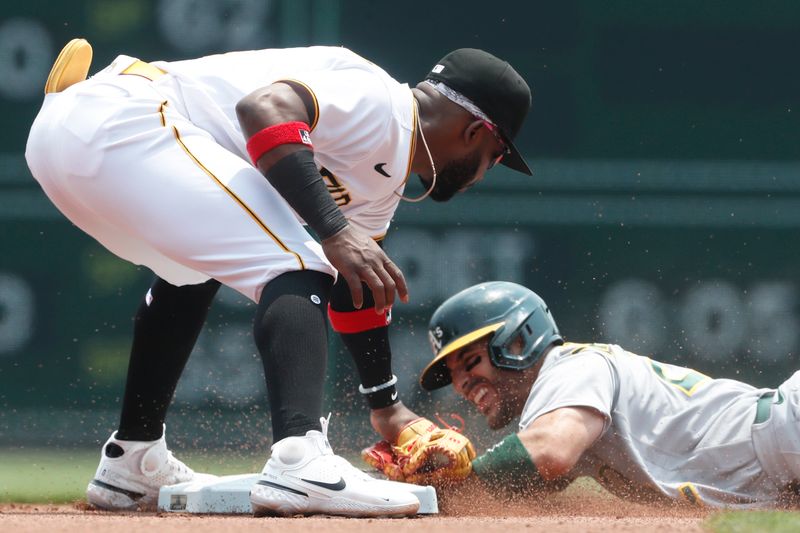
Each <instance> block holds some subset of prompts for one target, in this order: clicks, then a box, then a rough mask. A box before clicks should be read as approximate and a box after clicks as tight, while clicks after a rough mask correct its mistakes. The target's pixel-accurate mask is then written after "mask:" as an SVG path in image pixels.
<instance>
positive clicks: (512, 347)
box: [489, 297, 564, 370]
mask: <svg viewBox="0 0 800 533" xmlns="http://www.w3.org/2000/svg"><path fill="white" fill-rule="evenodd" d="M537 299H538V297H537ZM539 302H541V300H539ZM539 302H533V303H534V306H533V311H530V306H521V307H522V308H524V309H526V310H527V311H530V312H529V313H528V315H527V316H526V317H524V318H517V320H514V319H513V318H512V319H510V320H509V321H508V322H507V323H506V324H507V325H508V324H509V323H510V324H513V323H514V322H517V323H518V324H519V325H518V326H517V327H516V328H515V329H514V330H509V331H508V332H505V331H502V330H501V331H498V332H497V333H495V335H494V337H493V338H492V340H491V342H490V344H489V354H490V356H491V359H492V363H493V364H494V365H495V366H496V367H498V368H505V369H510V370H523V369H525V368H529V367H531V366H533V365H534V364H535V363H536V361H538V360H539V359H540V358H541V357H542V354H543V353H544V352H545V350H547V348H548V347H549V346H550V345H551V344H563V342H564V341H563V339H562V338H561V335H560V334H559V332H558V327H557V326H556V323H555V321H554V320H553V316H552V315H551V314H550V310H549V309H548V308H547V307H546V306H545V305H544V302H541V305H540V304H539Z"/></svg>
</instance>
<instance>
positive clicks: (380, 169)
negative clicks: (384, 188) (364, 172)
mask: <svg viewBox="0 0 800 533" xmlns="http://www.w3.org/2000/svg"><path fill="white" fill-rule="evenodd" d="M385 164H386V163H378V164H377V165H375V166H374V167H373V168H374V169H375V172H377V173H378V174H380V175H381V176H386V177H387V178H391V177H392V176H390V175H389V173H388V172H386V171H385V170H383V166H384V165H385Z"/></svg>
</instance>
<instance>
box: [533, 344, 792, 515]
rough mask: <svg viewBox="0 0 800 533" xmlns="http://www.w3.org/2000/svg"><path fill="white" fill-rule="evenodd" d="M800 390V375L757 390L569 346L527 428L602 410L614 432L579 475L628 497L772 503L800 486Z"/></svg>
mask: <svg viewBox="0 0 800 533" xmlns="http://www.w3.org/2000/svg"><path fill="white" fill-rule="evenodd" d="M798 384H800V373H798V374H795V375H794V376H793V377H792V378H790V380H788V381H787V382H785V383H784V384H783V385H781V387H779V389H778V390H777V391H775V390H770V389H756V388H755V387H752V386H750V385H747V384H745V383H742V382H739V381H734V380H729V379H712V378H710V377H708V376H705V375H703V374H701V373H699V372H696V371H694V370H691V369H687V368H682V367H678V366H674V365H668V364H664V363H660V362H658V361H654V360H652V359H649V358H647V357H643V356H639V355H635V354H633V353H630V352H627V351H625V350H623V349H622V348H620V347H619V346H616V345H606V344H574V343H567V344H565V345H563V346H557V347H555V348H554V349H553V350H551V351H550V353H549V354H548V355H547V357H546V359H545V361H544V363H543V364H542V368H541V371H540V373H539V376H538V377H537V379H536V382H535V383H534V385H533V387H532V389H531V393H530V395H529V397H528V400H527V403H526V405H525V407H524V409H523V413H522V417H521V419H520V430H524V429H525V428H526V427H528V426H529V425H530V424H531V423H532V422H533V421H534V420H536V418H538V417H539V416H541V415H543V414H545V413H548V412H550V411H553V410H555V409H558V408H561V407H577V406H580V407H588V408H592V409H594V410H596V411H597V412H599V413H601V414H602V415H603V416H604V417H605V427H604V429H603V433H602V435H601V436H600V437H599V438H598V440H597V441H596V442H595V443H594V444H593V445H592V446H591V447H590V448H589V449H588V450H587V451H586V452H585V453H584V455H583V456H582V457H581V459H580V460H579V462H578V464H577V465H576V467H575V468H574V470H573V472H572V473H571V476H574V477H578V476H584V475H585V476H591V477H593V478H594V479H596V480H597V481H598V482H599V483H600V484H601V485H603V486H604V487H606V488H607V489H608V490H609V491H611V492H612V493H615V494H617V495H619V496H621V497H623V498H625V499H638V500H645V501H652V500H653V499H659V498H673V499H684V500H687V501H689V502H691V503H695V504H698V505H704V504H707V505H712V506H726V507H761V506H769V505H772V504H775V503H776V502H777V501H778V498H780V496H781V491H782V490H783V489H785V487H786V484H787V483H788V482H790V481H792V480H793V479H800V429H798V428H797V426H799V425H800V424H798V418H797V415H796V413H797V412H798V410H797V406H798V405H800V394H799V393H798ZM785 400H788V401H785ZM792 421H793V422H794V423H793V424H792ZM759 432H760V433H759Z"/></svg>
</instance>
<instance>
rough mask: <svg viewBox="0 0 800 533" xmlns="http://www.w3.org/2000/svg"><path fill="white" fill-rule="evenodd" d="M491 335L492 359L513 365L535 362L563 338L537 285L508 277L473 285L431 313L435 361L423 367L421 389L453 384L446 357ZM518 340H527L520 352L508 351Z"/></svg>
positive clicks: (498, 363)
mask: <svg viewBox="0 0 800 533" xmlns="http://www.w3.org/2000/svg"><path fill="white" fill-rule="evenodd" d="M488 335H491V336H492V338H491V341H490V342H489V357H490V359H491V361H492V364H493V365H494V366H496V367H498V368H505V369H510V370H522V369H525V368H528V367H530V366H533V364H534V363H535V362H536V361H538V360H539V358H540V357H541V356H542V354H543V353H544V351H545V350H546V349H547V348H548V347H549V346H550V345H551V344H562V343H563V342H564V340H563V339H562V338H561V335H560V334H559V333H558V326H556V322H555V320H554V319H553V315H551V314H550V310H549V309H548V308H547V304H546V303H545V302H544V300H542V299H541V298H540V297H539V296H538V295H537V294H536V293H535V292H533V291H532V290H530V289H528V288H526V287H523V286H522V285H517V284H516V283H511V282H508V281H489V282H486V283H480V284H478V285H473V286H472V287H469V288H468V289H464V290H463V291H461V292H459V293H458V294H455V295H454V296H451V297H450V298H448V299H447V300H445V302H444V303H443V304H442V305H440V306H439V307H438V309H436V311H435V312H434V313H433V316H432V317H431V322H430V325H429V326H428V337H429V339H430V341H431V347H432V348H433V360H432V361H431V362H430V363H429V364H428V366H427V367H425V370H423V371H422V376H421V377H420V385H422V388H423V389H425V390H434V389H438V388H439V387H444V386H445V385H447V384H448V383H450V381H451V380H450V371H449V370H448V369H447V365H446V364H445V358H446V357H447V356H448V355H450V354H451V353H454V352H456V351H457V350H460V349H461V348H463V347H464V346H466V345H467V344H469V343H471V342H474V341H476V340H478V339H480V338H483V337H486V336H488ZM517 339H522V341H523V342H522V345H523V348H522V353H520V354H514V353H511V351H510V350H509V348H510V346H511V344H512V343H513V342H514V341H516V340H517Z"/></svg>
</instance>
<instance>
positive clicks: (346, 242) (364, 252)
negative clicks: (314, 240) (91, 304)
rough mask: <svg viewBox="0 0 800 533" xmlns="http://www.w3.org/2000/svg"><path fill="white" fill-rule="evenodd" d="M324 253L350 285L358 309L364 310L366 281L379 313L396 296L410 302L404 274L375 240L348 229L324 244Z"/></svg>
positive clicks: (354, 303) (391, 302) (349, 227)
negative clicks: (363, 286)
mask: <svg viewBox="0 0 800 533" xmlns="http://www.w3.org/2000/svg"><path fill="white" fill-rule="evenodd" d="M322 251H323V252H325V256H326V257H327V258H328V261H330V262H331V264H332V265H333V267H334V268H335V269H336V270H338V271H339V275H340V276H343V277H344V279H345V280H346V281H347V285H348V286H349V287H350V294H351V295H352V297H353V306H354V307H355V308H356V309H361V306H362V305H363V303H364V294H363V292H362V290H361V282H362V281H363V282H364V283H366V284H367V286H368V287H369V289H370V291H372V298H373V299H374V300H375V312H376V313H383V310H384V309H386V308H387V307H389V306H391V305H392V304H393V303H394V295H395V292H397V295H398V296H399V297H400V300H402V301H403V302H408V287H407V286H406V279H405V277H403V273H402V272H401V271H400V268H398V266H397V265H395V264H394V263H393V262H392V260H391V259H389V256H387V255H386V254H385V253H384V251H383V250H381V247H380V246H378V244H377V243H376V242H375V241H374V240H373V239H371V238H369V237H367V236H366V235H363V234H361V233H359V232H358V231H356V230H354V229H353V228H352V227H351V226H347V227H345V228H344V229H343V230H342V231H340V232H339V233H337V234H336V235H334V236H333V237H329V238H327V239H325V240H323V241H322Z"/></svg>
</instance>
